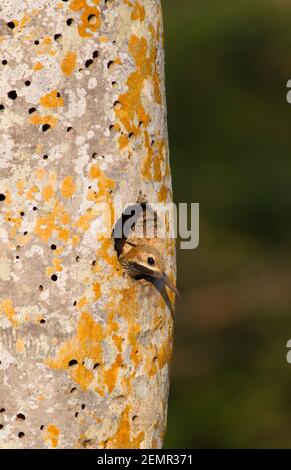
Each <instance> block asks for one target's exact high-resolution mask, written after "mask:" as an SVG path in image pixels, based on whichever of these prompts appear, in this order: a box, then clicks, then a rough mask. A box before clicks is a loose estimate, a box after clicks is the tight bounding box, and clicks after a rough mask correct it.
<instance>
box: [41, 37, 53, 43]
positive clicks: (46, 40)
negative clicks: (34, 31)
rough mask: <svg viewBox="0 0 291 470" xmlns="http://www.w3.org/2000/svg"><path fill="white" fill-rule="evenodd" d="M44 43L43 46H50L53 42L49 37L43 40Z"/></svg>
mask: <svg viewBox="0 0 291 470" xmlns="http://www.w3.org/2000/svg"><path fill="white" fill-rule="evenodd" d="M42 42H43V44H45V45H49V44H51V43H52V40H51V38H50V37H49V36H47V37H46V38H44V39H43V41H42Z"/></svg>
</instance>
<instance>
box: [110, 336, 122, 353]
mask: <svg viewBox="0 0 291 470" xmlns="http://www.w3.org/2000/svg"><path fill="white" fill-rule="evenodd" d="M112 339H113V341H114V343H115V346H116V347H117V349H118V351H119V352H121V351H122V341H123V338H122V336H118V335H115V334H114V335H112Z"/></svg>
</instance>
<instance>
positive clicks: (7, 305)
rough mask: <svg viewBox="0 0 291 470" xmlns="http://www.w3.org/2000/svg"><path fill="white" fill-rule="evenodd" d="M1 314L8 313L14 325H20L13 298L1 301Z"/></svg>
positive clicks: (7, 315)
mask: <svg viewBox="0 0 291 470" xmlns="http://www.w3.org/2000/svg"><path fill="white" fill-rule="evenodd" d="M0 314H2V315H3V314H4V315H6V317H7V318H8V320H9V321H10V323H11V324H12V325H13V326H18V321H17V320H16V318H15V309H14V306H13V302H12V300H11V299H4V300H2V302H0Z"/></svg>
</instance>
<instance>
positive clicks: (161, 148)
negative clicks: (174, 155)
mask: <svg viewBox="0 0 291 470" xmlns="http://www.w3.org/2000/svg"><path fill="white" fill-rule="evenodd" d="M164 161H165V142H164V141H163V140H161V141H160V142H159V143H158V154H157V156H156V158H155V160H154V181H157V182H159V183H160V182H161V181H162V179H163V175H162V169H161V166H162V163H163V162H164Z"/></svg>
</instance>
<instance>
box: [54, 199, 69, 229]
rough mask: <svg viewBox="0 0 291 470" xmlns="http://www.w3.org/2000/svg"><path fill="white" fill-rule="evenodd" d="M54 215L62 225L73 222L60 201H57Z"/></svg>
mask: <svg viewBox="0 0 291 470" xmlns="http://www.w3.org/2000/svg"><path fill="white" fill-rule="evenodd" d="M54 214H55V216H56V219H57V221H58V222H59V223H61V224H69V223H70V221H71V216H70V214H69V213H68V212H67V211H66V209H65V207H64V205H63V204H62V203H61V202H60V201H56V203H55V206H54Z"/></svg>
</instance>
